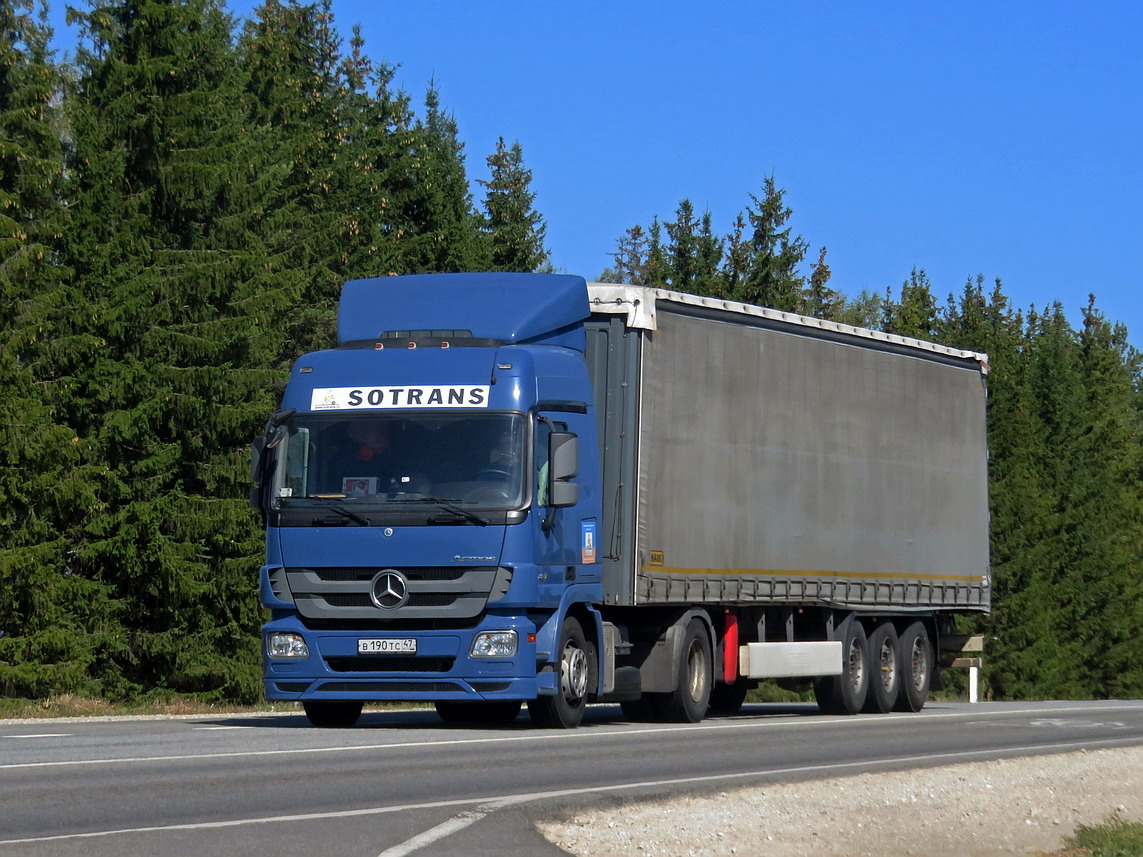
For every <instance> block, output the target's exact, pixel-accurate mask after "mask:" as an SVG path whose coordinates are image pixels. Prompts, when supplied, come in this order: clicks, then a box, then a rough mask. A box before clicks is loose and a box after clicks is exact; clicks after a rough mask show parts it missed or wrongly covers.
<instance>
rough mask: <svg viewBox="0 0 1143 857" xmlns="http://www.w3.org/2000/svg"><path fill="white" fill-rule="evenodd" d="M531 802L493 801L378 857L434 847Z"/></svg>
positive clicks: (400, 856) (398, 856)
mask: <svg viewBox="0 0 1143 857" xmlns="http://www.w3.org/2000/svg"><path fill="white" fill-rule="evenodd" d="M527 800H529V798H527V797H518V796H512V797H506V798H503V799H502V800H496V801H492V802H491V803H486V804H483V805H481V806H478V807H477V808H476V809H471V810H468V811H467V812H462V813H461V814H460V815H454V816H453V817H452V818H450V819H449V820H448V821H443V822H441V823H440V824H438V825H437V826H436V827H430V828H429V829H428V830H426V831H424V832H423V833H418V834H417V835H416V836H414V837H413V838H412V839H406V840H405V841H404V842H402V843H400V844H399V845H394V846H393V847H392V848H386V849H385V850H384V851H382V852H381V853H380V854H379V855H378V857H406V855H408V854H412V853H413V852H414V851H419V850H420V849H421V848H424V847H425V846H426V845H432V844H433V843H434V842H437V841H438V840H441V839H444V838H445V837H446V836H452V835H453V834H454V833H459V832H460V831H462V830H464V829H465V828H466V827H468V826H469V825H471V824H475V823H476V822H478V821H480V819H482V818H484V816H486V815H488V814H490V813H493V812H495V811H496V810H498V809H502V808H503V807H506V806H509V805H511V804H514V803H523V802H525V801H527Z"/></svg>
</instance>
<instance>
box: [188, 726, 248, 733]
mask: <svg viewBox="0 0 1143 857" xmlns="http://www.w3.org/2000/svg"><path fill="white" fill-rule="evenodd" d="M249 728H250V727H249V726H195V727H194V730H195V731H196V732H221V731H222V730H223V729H249Z"/></svg>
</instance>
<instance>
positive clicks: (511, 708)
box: [436, 700, 523, 725]
mask: <svg viewBox="0 0 1143 857" xmlns="http://www.w3.org/2000/svg"><path fill="white" fill-rule="evenodd" d="M522 705H523V703H522V702H520V701H519V700H504V701H501V700H497V701H495V702H438V703H436V709H437V715H438V716H439V717H440V719H441V720H443V721H444V722H445V723H473V724H485V725H493V724H504V723H511V722H512V721H514V720H515V719H516V716H517V715H518V714H519V713H520V707H521V706H522Z"/></svg>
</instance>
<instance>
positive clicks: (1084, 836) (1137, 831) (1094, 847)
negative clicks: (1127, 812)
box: [1057, 815, 1143, 857]
mask: <svg viewBox="0 0 1143 857" xmlns="http://www.w3.org/2000/svg"><path fill="white" fill-rule="evenodd" d="M1064 848H1066V849H1067V850H1066V851H1063V852H1057V853H1058V854H1068V855H1076V857H1079V855H1090V857H1143V822H1140V821H1125V820H1124V819H1122V818H1120V817H1119V816H1116V815H1113V816H1111V817H1110V818H1108V819H1107V820H1106V821H1105V822H1103V823H1102V824H1093V825H1090V826H1089V825H1086V824H1081V825H1080V826H1079V827H1077V828H1076V832H1075V833H1073V834H1072V835H1071V836H1068V837H1066V838H1065V839H1064Z"/></svg>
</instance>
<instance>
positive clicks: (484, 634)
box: [468, 631, 517, 658]
mask: <svg viewBox="0 0 1143 857" xmlns="http://www.w3.org/2000/svg"><path fill="white" fill-rule="evenodd" d="M516 645H517V637H516V632H515V631H481V632H480V633H479V634H477V635H476V637H475V638H474V639H473V641H472V648H471V649H469V650H468V654H469V656H471V657H474V658H510V657H512V656H513V655H515V654H516Z"/></svg>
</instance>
